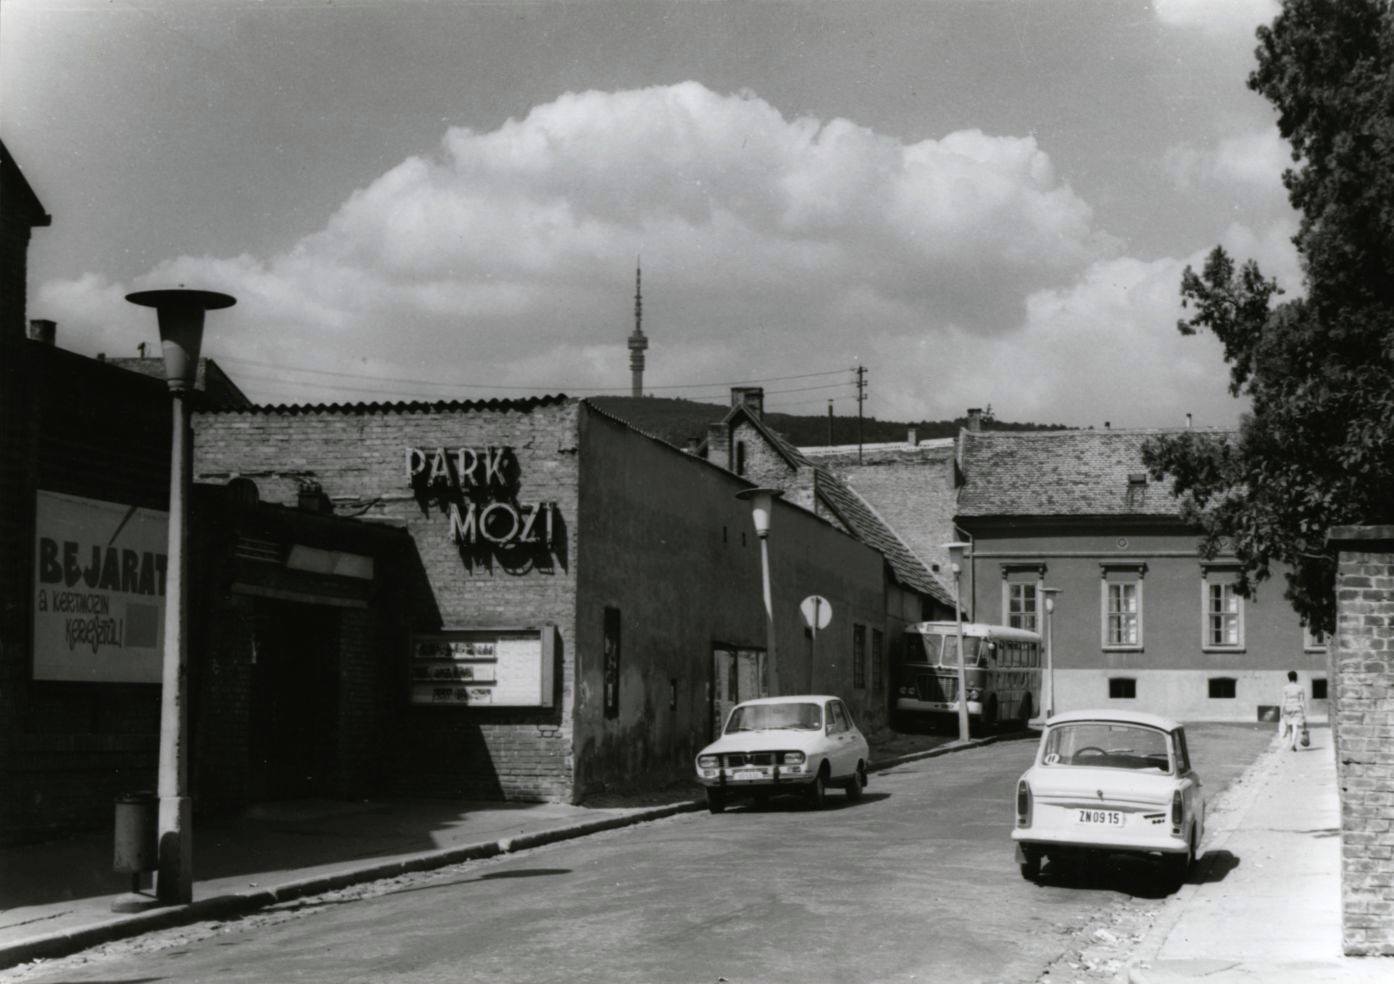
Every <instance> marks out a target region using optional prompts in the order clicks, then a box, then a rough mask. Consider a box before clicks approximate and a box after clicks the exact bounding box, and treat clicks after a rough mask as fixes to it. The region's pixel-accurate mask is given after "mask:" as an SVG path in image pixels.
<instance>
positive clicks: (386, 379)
mask: <svg viewBox="0 0 1394 984" xmlns="http://www.w3.org/2000/svg"><path fill="white" fill-rule="evenodd" d="M218 358H219V360H220V361H223V362H231V363H236V364H239V365H245V366H256V367H257V368H260V369H277V370H282V371H287V372H301V373H308V374H310V375H314V376H333V377H336V378H340V379H371V380H376V381H378V382H383V383H407V384H410V385H413V386H450V387H458V388H461V389H486V390H516V391H528V392H533V391H537V390H553V391H565V390H576V391H578V392H580V391H586V392H596V393H600V392H606V393H608V392H615V393H621V392H624V390H625V387H622V386H616V387H576V386H566V385H552V384H546V385H544V384H538V385H533V386H501V385H498V384H495V383H462V382H455V381H453V380H439V381H437V380H430V379H411V378H404V377H401V376H376V375H371V374H368V373H360V372H341V371H336V370H333V369H311V368H309V367H308V366H290V365H286V364H284V363H275V362H257V361H255V360H254V359H244V358H241V357H240V356H233V355H225V356H219V357H218ZM846 371H847V370H845V369H829V370H826V371H824V372H805V373H798V374H796V375H790V376H765V377H762V378H760V379H750V380H725V381H718V382H708V383H681V384H675V385H672V386H645V387H644V388H645V389H646V390H684V389H706V388H707V387H709V386H740V385H743V384H745V383H774V382H785V381H788V380H792V379H815V378H817V377H820V376H836V375H840V374H841V373H844V372H846ZM287 382H295V381H294V380H287ZM306 385H311V384H306Z"/></svg>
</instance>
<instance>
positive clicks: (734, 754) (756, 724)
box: [697, 694, 871, 813]
mask: <svg viewBox="0 0 1394 984" xmlns="http://www.w3.org/2000/svg"><path fill="white" fill-rule="evenodd" d="M870 757H871V755H870V751H869V749H868V747H867V743H866V738H864V737H863V736H862V733H861V732H860V731H858V730H857V726H856V724H854V723H853V722H852V715H851V714H849V713H848V711H847V705H845V704H843V703H842V701H841V699H839V698H837V697H832V696H829V695H827V694H810V695H803V696H791V697H762V698H760V699H759V700H748V701H746V702H744V703H742V704H737V705H736V706H735V707H734V708H733V709H732V710H731V714H730V716H729V717H727V719H726V727H725V728H724V729H723V730H722V733H721V737H720V738H719V739H717V740H716V741H715V742H713V743H712V744H710V745H708V746H707V747H706V748H704V749H702V751H701V753H700V754H698V756H697V780H698V781H699V782H701V784H702V785H703V786H705V787H706V788H707V807H708V808H709V809H710V810H711V811H712V812H713V813H720V812H721V811H722V810H724V809H725V808H726V804H727V803H729V802H730V801H731V800H733V799H736V798H738V797H746V796H753V797H755V798H757V799H763V798H765V797H768V796H770V795H771V794H774V793H781V792H801V793H804V794H805V795H806V796H807V797H808V800H809V802H810V804H812V805H813V806H814V807H815V808H816V807H821V806H822V805H823V800H824V794H825V792H826V790H827V788H828V787H829V786H841V787H842V788H843V789H845V790H846V791H847V797H848V799H856V798H857V797H859V796H861V794H862V790H863V789H864V788H865V787H866V767H867V762H868V761H869V760H870Z"/></svg>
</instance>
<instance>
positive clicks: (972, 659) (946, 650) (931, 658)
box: [920, 632, 982, 666]
mask: <svg viewBox="0 0 1394 984" xmlns="http://www.w3.org/2000/svg"><path fill="white" fill-rule="evenodd" d="M920 639H921V641H922V642H923V643H924V660H925V662H927V663H929V664H930V665H932V666H957V665H958V633H956V632H955V633H953V634H951V635H940V634H938V633H934V632H930V633H926V634H924V635H921V636H920ZM981 643H982V640H981V639H976V638H973V637H972V636H965V637H964V639H963V649H964V651H965V652H966V653H967V654H968V659H967V661H966V662H965V664H964V665H966V666H976V665H977V664H978V657H979V655H980V651H981Z"/></svg>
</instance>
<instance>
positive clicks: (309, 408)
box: [206, 393, 575, 417]
mask: <svg viewBox="0 0 1394 984" xmlns="http://www.w3.org/2000/svg"><path fill="white" fill-rule="evenodd" d="M569 402H575V401H573V400H572V398H571V397H569V396H566V395H565V394H561V393H559V394H557V395H555V396H533V397H526V398H524V399H493V400H433V401H420V400H415V401H404V402H389V403H313V404H308V403H306V404H292V403H278V404H256V405H253V406H249V407H215V408H211V409H209V410H208V411H206V412H207V413H242V414H261V415H265V416H280V417H297V416H306V417H307V416H315V415H321V416H329V415H345V416H348V415H355V414H357V415H364V416H367V415H372V414H394V413H456V412H459V411H461V410H489V411H494V412H509V411H511V412H515V413H529V412H531V411H533V410H537V409H540V408H543V407H552V406H557V405H559V404H562V403H569Z"/></svg>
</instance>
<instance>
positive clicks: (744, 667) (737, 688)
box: [711, 643, 766, 738]
mask: <svg viewBox="0 0 1394 984" xmlns="http://www.w3.org/2000/svg"><path fill="white" fill-rule="evenodd" d="M764 679H765V651H764V650H763V649H738V648H736V647H735V646H724V645H721V644H719V643H718V644H716V645H714V646H712V690H711V695H712V707H711V711H712V714H711V733H712V737H713V738H716V737H717V736H718V735H720V734H721V728H722V726H723V725H724V724H725V723H726V718H727V717H728V716H729V715H730V713H731V709H732V708H733V707H735V706H736V705H737V704H739V703H740V702H741V701H743V700H753V699H754V698H756V697H764V696H766V694H765V687H764Z"/></svg>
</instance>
